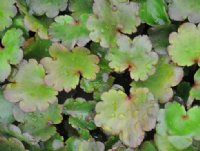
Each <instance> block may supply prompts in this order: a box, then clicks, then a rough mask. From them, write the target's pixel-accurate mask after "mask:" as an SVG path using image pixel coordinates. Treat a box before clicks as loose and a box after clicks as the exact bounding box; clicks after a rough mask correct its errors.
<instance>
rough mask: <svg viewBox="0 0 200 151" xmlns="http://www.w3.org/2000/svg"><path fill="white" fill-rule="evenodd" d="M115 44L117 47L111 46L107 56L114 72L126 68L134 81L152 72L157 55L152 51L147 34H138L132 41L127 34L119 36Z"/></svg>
mask: <svg viewBox="0 0 200 151" xmlns="http://www.w3.org/2000/svg"><path fill="white" fill-rule="evenodd" d="M117 44H118V47H115V48H111V49H110V50H109V53H108V56H107V59H108V60H109V61H110V63H109V66H110V67H111V68H113V69H114V70H115V71H116V72H122V71H125V70H126V69H128V70H129V71H130V76H131V78H132V79H134V80H135V81H138V80H142V81H144V80H146V79H147V78H148V77H149V76H150V75H152V74H154V72H155V64H156V63H157V61H158V55H157V54H156V53H155V52H153V51H152V44H151V42H150V40H149V38H148V37H147V36H138V37H136V38H134V40H133V41H132V40H131V39H129V37H127V36H121V37H120V38H119V39H118V41H117Z"/></svg>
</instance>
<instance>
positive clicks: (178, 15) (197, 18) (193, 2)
mask: <svg viewBox="0 0 200 151" xmlns="http://www.w3.org/2000/svg"><path fill="white" fill-rule="evenodd" d="M167 1H168V3H169V5H168V9H169V16H170V18H171V19H173V20H176V21H183V20H185V19H187V18H188V20H189V21H190V22H192V23H199V22H200V2H199V1H197V0H189V1H188V0H167Z"/></svg>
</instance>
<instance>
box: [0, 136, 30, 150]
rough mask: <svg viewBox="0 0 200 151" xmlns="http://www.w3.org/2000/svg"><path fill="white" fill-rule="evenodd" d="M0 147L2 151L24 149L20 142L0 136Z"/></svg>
mask: <svg viewBox="0 0 200 151" xmlns="http://www.w3.org/2000/svg"><path fill="white" fill-rule="evenodd" d="M0 149H1V150H2V151H12V150H13V151H26V150H25V148H24V145H23V144H22V142H20V141H19V140H18V139H16V138H12V137H11V138H6V137H0Z"/></svg>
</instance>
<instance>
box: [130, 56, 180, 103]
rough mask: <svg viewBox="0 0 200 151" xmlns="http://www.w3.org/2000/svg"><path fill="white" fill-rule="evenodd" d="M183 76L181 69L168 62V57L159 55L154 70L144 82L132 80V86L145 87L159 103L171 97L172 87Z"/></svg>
mask: <svg viewBox="0 0 200 151" xmlns="http://www.w3.org/2000/svg"><path fill="white" fill-rule="evenodd" d="M182 78H183V70H182V68H180V67H177V66H175V65H174V64H173V63H169V59H168V58H166V57H161V58H160V60H159V62H158V64H157V66H156V72H155V73H154V74H153V75H152V76H150V77H149V78H148V79H147V80H146V81H144V82H140V81H139V82H134V81H133V82H132V83H131V86H132V87H147V88H148V89H149V90H150V92H151V93H152V94H153V95H154V97H155V98H156V99H158V100H159V102H161V103H165V102H167V101H169V100H170V99H171V98H172V97H173V90H172V88H171V87H174V86H176V85H178V84H179V82H180V81H181V80H182Z"/></svg>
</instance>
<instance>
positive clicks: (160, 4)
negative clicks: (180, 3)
mask: <svg viewBox="0 0 200 151" xmlns="http://www.w3.org/2000/svg"><path fill="white" fill-rule="evenodd" d="M165 5H166V4H165V1H164V0H156V1H155V0H140V17H141V19H142V20H143V21H144V22H145V23H147V24H149V25H151V26H154V25H163V24H170V20H169V17H168V14H167V12H166V8H165Z"/></svg>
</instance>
